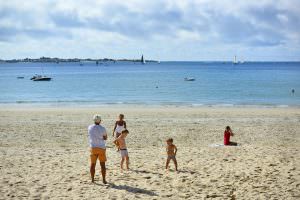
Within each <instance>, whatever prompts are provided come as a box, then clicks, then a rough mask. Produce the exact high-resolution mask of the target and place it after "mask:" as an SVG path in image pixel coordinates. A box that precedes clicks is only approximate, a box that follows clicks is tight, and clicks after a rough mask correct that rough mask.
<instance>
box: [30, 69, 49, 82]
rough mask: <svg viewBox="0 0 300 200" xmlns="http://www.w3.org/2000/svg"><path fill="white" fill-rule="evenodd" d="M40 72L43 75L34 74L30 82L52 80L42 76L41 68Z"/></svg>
mask: <svg viewBox="0 0 300 200" xmlns="http://www.w3.org/2000/svg"><path fill="white" fill-rule="evenodd" d="M42 72H43V75H38V74H36V75H34V76H33V77H32V78H31V79H30V80H33V81H51V79H52V78H50V77H48V76H45V75H44V69H43V67H42Z"/></svg>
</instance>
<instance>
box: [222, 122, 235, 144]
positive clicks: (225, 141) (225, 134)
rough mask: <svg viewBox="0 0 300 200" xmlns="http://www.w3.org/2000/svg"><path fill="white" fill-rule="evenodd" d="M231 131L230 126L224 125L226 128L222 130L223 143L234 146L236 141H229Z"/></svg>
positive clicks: (231, 134)
mask: <svg viewBox="0 0 300 200" xmlns="http://www.w3.org/2000/svg"><path fill="white" fill-rule="evenodd" d="M233 135H234V134H233V132H232V130H231V128H230V126H226V129H225V131H224V145H228V146H236V145H237V143H236V142H230V136H233Z"/></svg>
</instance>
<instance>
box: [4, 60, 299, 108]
mask: <svg viewBox="0 0 300 200" xmlns="http://www.w3.org/2000/svg"><path fill="white" fill-rule="evenodd" d="M42 73H44V74H45V75H47V76H50V77H52V78H53V80H51V81H49V82H34V81H31V80H30V78H31V77H32V76H33V75H34V74H42ZM18 76H24V79H17V77H18ZM185 77H194V78H195V79H196V80H195V81H192V82H188V81H184V78H185ZM292 89H294V90H295V93H294V94H292V92H291V90H292ZM0 104H36V105H37V104H39V105H73V104H75V105H107V104H141V105H194V106H201V105H210V106H214V105H220V106H235V105H237V106H248V105H249V106H253V105H254V106H257V105H258V106H300V62H248V63H243V64H239V65H233V64H232V63H229V62H228V63H224V62H161V63H160V64H158V63H146V64H145V65H142V64H140V63H132V62H116V63H112V62H106V63H103V64H99V65H96V64H95V62H84V64H83V65H82V66H80V65H79V63H59V64H56V63H0Z"/></svg>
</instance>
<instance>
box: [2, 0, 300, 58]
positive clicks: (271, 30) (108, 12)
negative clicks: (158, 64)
mask: <svg viewBox="0 0 300 200" xmlns="http://www.w3.org/2000/svg"><path fill="white" fill-rule="evenodd" d="M299 2H300V1H297V0H278V1H275V0H260V1H234V0H227V1H219V0H188V1H181V0H161V1H158V0H157V1H146V0H143V1H142V0H141V1H136V0H127V1H123V0H110V1H108V0H76V1H73V0H64V1H62V0H51V1H50V0H49V1H46V0H32V1H18V0H10V1H5V0H0V47H1V49H0V53H1V54H0V56H1V57H5V58H11V57H24V56H25V55H28V51H27V52H26V50H27V49H30V52H32V54H34V55H45V56H47V55H55V56H58V57H65V56H67V55H68V56H70V57H72V55H74V57H75V56H77V57H80V55H82V57H85V56H89V57H94V56H97V57H99V56H101V55H100V53H99V52H97V50H98V49H101V54H102V55H106V57H109V56H111V57H118V55H120V57H126V56H133V55H134V54H136V53H139V52H141V51H143V52H145V51H146V53H147V54H148V55H151V56H153V57H156V55H157V52H158V51H159V52H165V53H164V55H165V59H173V60H175V59H176V60H178V59H185V60H186V59H187V58H188V59H194V60H199V59H208V60H210V59H212V58H214V59H216V58H215V57H214V55H212V54H211V53H206V52H216V51H217V53H215V54H216V55H224V56H225V55H226V56H227V57H228V58H229V57H231V54H234V52H236V51H238V50H237V49H236V48H237V47H238V48H240V49H244V50H245V51H246V50H247V49H251V51H253V48H260V49H261V48H268V47H271V48H273V49H274V51H273V53H274V59H283V60H284V59H285V56H286V54H287V52H281V49H283V48H288V49H293V50H294V49H297V48H295V47H299V46H300V34H299V32H300V22H299V21H300V14H299V13H300V10H299V9H300V3H299ZM47 44H50V45H48V46H47ZM16 45H18V47H20V48H19V49H18V50H16V51H12V50H11V49H14V48H15V46H16ZM44 45H46V46H47V48H43V46H44ZM61 46H63V47H61ZM276 46H277V47H276ZM2 47H5V48H6V49H5V50H4V49H3V48H2ZM200 47H201V48H205V49H207V51H204V52H199V50H198V49H197V48H200ZM81 48H82V49H81ZM174 48H175V50H174ZM176 48H178V49H191V51H189V53H190V55H186V54H183V53H182V52H180V51H179V50H176ZM299 49H300V48H299ZM275 50H276V51H275ZM35 51H37V52H38V53H35ZM176 51H178V52H176ZM249 51H250V50H249ZM53 52H55V53H53ZM70 52H71V53H70ZM168 52H169V53H168ZM245 53H246V52H245ZM172 54H173V55H174V56H173V57H172ZM249 54H250V53H249ZM296 54H297V53H293V55H296ZM199 55H201V56H199ZM278 55H282V56H281V57H280V58H278ZM224 56H223V57H222V58H220V59H224ZM226 56H225V57H226ZM257 57H259V58H260V55H259V56H257ZM253 58H254V59H255V56H253ZM268 58H270V56H269V57H268ZM289 58H290V57H289ZM161 59H164V58H161ZM294 59H297V58H296V57H295V58H294Z"/></svg>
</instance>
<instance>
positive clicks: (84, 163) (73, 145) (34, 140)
mask: <svg viewBox="0 0 300 200" xmlns="http://www.w3.org/2000/svg"><path fill="white" fill-rule="evenodd" d="M95 113H99V114H101V116H102V118H103V123H102V124H103V125H104V126H105V127H106V128H107V131H108V134H109V135H108V136H109V138H108V141H107V158H108V161H107V163H106V164H107V181H108V182H109V184H107V185H103V184H102V182H101V177H100V173H99V170H100V166H99V163H98V164H97V166H96V170H97V171H96V180H95V181H96V183H95V184H92V183H91V182H90V175H89V147H88V137H87V126H88V125H89V124H91V123H92V120H91V119H92V116H93V114H95ZM119 113H124V114H125V120H126V122H127V125H128V129H129V131H130V134H129V135H128V138H127V146H128V151H129V156H130V162H131V163H130V167H131V170H130V171H124V172H120V169H119V162H120V155H119V153H117V152H116V149H115V148H114V146H113V145H112V141H113V138H112V128H113V125H114V122H115V120H116V118H117V116H118V114H119ZM226 125H230V126H231V127H232V129H233V131H234V132H235V136H234V137H233V138H232V141H235V142H238V143H239V144H240V146H237V147H223V146H217V145H216V144H222V142H223V132H224V128H225V126H226ZM0 137H1V140H0V159H1V163H0V171H1V176H0V194H1V195H0V199H138V198H140V199H299V198H300V192H299V191H300V172H299V167H300V164H299V160H300V149H299V146H300V109H299V108H209V107H198V108H191V107H165V108H164V107H146V108H143V107H141V106H140V107H133V106H131V107H125V108H122V107H118V108H113V107H95V108H91V107H80V108H72V107H61V108H41V107H4V106H2V107H0ZM168 137H172V138H173V139H174V144H175V145H176V146H177V148H178V154H177V160H178V165H179V172H178V173H177V172H175V171H174V165H173V163H172V162H171V163H170V170H169V171H168V172H166V171H165V169H164V166H165V161H166V153H165V140H166V139H167V138H168Z"/></svg>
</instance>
